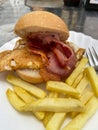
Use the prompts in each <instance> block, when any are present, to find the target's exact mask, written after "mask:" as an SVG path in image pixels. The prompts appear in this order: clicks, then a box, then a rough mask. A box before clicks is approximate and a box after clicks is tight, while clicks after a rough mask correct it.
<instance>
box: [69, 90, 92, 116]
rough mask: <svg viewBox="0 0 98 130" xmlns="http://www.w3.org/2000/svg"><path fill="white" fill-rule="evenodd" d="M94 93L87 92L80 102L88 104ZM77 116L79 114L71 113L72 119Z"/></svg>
mask: <svg viewBox="0 0 98 130" xmlns="http://www.w3.org/2000/svg"><path fill="white" fill-rule="evenodd" d="M93 95H94V94H93V92H91V91H87V92H85V93H84V94H83V95H82V96H81V98H80V101H81V102H83V104H86V103H87V102H88V101H89V100H90V99H91V97H92V96H93ZM77 114H79V113H78V112H72V113H71V117H72V118H74V117H75V116H76V115H77Z"/></svg>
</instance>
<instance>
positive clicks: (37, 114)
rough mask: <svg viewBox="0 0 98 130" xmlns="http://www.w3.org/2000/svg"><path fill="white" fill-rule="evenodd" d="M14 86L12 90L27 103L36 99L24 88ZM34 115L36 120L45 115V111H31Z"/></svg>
mask: <svg viewBox="0 0 98 130" xmlns="http://www.w3.org/2000/svg"><path fill="white" fill-rule="evenodd" d="M13 87H14V91H15V92H16V94H17V95H18V96H19V97H20V98H21V99H22V100H23V101H24V102H25V103H26V104H27V103H30V102H33V101H36V100H37V99H36V98H35V97H33V96H32V95H31V94H29V93H28V92H27V91H26V90H25V89H23V88H20V87H16V86H13ZM17 102H18V101H17ZM33 114H34V115H35V117H37V119H38V120H42V119H43V118H44V116H45V112H33Z"/></svg>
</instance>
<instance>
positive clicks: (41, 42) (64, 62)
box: [28, 35, 76, 78]
mask: <svg viewBox="0 0 98 130" xmlns="http://www.w3.org/2000/svg"><path fill="white" fill-rule="evenodd" d="M39 37H40V36H39ZM41 38H43V39H41ZM34 39H35V38H34ZM34 39H33V40H32V41H31V42H30V43H29V44H28V46H29V49H30V50H31V51H32V52H33V53H35V54H38V55H40V56H41V58H42V60H43V62H44V63H45V71H43V72H45V74H46V72H47V74H48V73H52V74H55V75H59V76H60V77H62V78H63V77H68V76H69V75H70V73H71V72H72V71H73V69H74V67H75V64H76V56H75V53H74V51H73V49H72V48H71V47H70V46H68V45H67V44H64V43H63V42H61V41H59V38H58V37H57V35H56V37H53V36H51V35H46V36H41V37H40V39H37V40H35V41H34ZM50 77H51V76H50Z"/></svg>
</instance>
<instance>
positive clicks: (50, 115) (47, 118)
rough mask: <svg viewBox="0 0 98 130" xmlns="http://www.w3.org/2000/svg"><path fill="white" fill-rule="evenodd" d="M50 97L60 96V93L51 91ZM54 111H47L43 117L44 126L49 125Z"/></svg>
mask: <svg viewBox="0 0 98 130" xmlns="http://www.w3.org/2000/svg"><path fill="white" fill-rule="evenodd" d="M48 97H50V98H57V97H58V93H56V92H49V96H48ZM53 114H54V112H46V113H45V116H44V119H43V124H44V126H46V125H47V123H48V122H49V120H50V119H51V118H52V116H53Z"/></svg>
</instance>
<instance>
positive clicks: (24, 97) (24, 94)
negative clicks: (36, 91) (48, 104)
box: [13, 86, 36, 103]
mask: <svg viewBox="0 0 98 130" xmlns="http://www.w3.org/2000/svg"><path fill="white" fill-rule="evenodd" d="M13 88H14V91H15V93H16V94H17V95H18V96H19V97H20V98H21V99H22V100H23V101H24V102H25V103H30V102H32V101H35V100H36V98H35V97H34V96H32V95H31V94H29V93H28V92H27V91H26V90H25V89H23V88H21V87H17V86H13Z"/></svg>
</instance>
